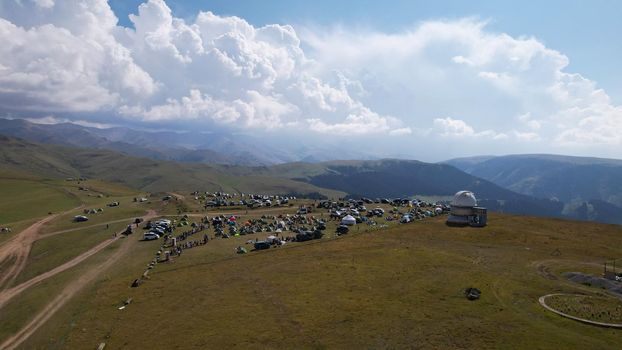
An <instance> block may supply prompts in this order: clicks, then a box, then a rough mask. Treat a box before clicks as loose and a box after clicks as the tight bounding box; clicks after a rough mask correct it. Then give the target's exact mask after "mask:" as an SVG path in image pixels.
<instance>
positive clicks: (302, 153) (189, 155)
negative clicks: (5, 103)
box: [0, 118, 374, 166]
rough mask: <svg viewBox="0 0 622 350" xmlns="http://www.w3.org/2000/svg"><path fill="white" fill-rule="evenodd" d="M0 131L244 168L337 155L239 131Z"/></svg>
mask: <svg viewBox="0 0 622 350" xmlns="http://www.w3.org/2000/svg"><path fill="white" fill-rule="evenodd" d="M0 134H2V135H6V136H10V137H17V138H20V139H24V140H27V141H31V142H37V143H46V144H55V145H63V146H73V147H80V148H95V149H108V150H114V151H118V152H121V153H124V154H127V155H131V156H136V157H146V158H151V159H155V160H171V161H179V162H188V163H206V164H228V165H244V166H260V165H274V164H282V163H289V162H296V161H307V162H319V161H326V160H330V159H334V158H335V157H336V154H335V152H334V148H333V146H330V145H314V146H312V147H311V146H307V145H305V144H302V143H301V142H296V143H294V144H293V145H292V144H291V143H290V142H288V141H286V140H280V139H279V135H275V136H273V137H272V138H271V137H263V138H260V137H255V136H252V135H246V134H235V133H224V132H219V133H210V132H174V131H143V130H135V129H131V128H126V127H111V128H94V127H86V126H81V125H77V124H72V123H61V124H36V123H31V122H29V121H27V120H24V119H1V118H0ZM339 156H340V157H345V158H352V159H372V158H374V157H373V156H370V155H369V154H366V153H365V152H358V151H351V150H343V149H341V150H340V151H339Z"/></svg>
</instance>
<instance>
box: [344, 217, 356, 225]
mask: <svg viewBox="0 0 622 350" xmlns="http://www.w3.org/2000/svg"><path fill="white" fill-rule="evenodd" d="M341 224H342V225H348V226H352V225H356V219H355V218H354V216H352V215H346V216H344V217H343V219H341Z"/></svg>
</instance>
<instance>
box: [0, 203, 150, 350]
mask: <svg viewBox="0 0 622 350" xmlns="http://www.w3.org/2000/svg"><path fill="white" fill-rule="evenodd" d="M154 217H156V213H155V212H154V211H153V210H150V211H149V212H148V213H147V214H146V215H145V216H144V217H143V218H144V220H150V219H152V218H154ZM53 218H54V217H51V218H49V220H51V219H53ZM46 219H48V218H46ZM46 219H44V220H46ZM49 220H47V221H45V222H48V221H49ZM42 221H43V220H42ZM45 222H43V223H45ZM39 223H41V222H38V223H37V224H39ZM43 223H41V224H43ZM37 224H35V225H37ZM35 225H33V226H35ZM33 226H31V227H29V228H28V229H31V228H33ZM39 227H40V225H39V226H36V227H34V228H33V232H34V233H33V232H30V234H29V236H33V235H34V236H35V239H34V240H33V241H32V242H34V241H35V240H36V237H37V234H38V229H39ZM28 229H27V230H28ZM57 233H58V232H57ZM20 235H21V233H20ZM120 237H122V236H121V235H119V236H117V237H115V238H111V239H108V240H106V241H104V242H101V243H100V244H98V245H96V246H95V247H93V248H91V249H89V250H87V251H86V252H84V253H82V254H80V255H78V256H77V257H75V258H73V259H72V260H70V261H68V262H66V263H64V264H62V265H60V266H57V267H55V268H54V269H52V270H50V271H47V272H45V273H43V274H41V275H38V276H36V277H34V278H32V279H30V280H28V281H26V282H24V283H21V284H19V285H17V286H15V287H12V288H10V289H6V290H4V291H2V292H0V309H1V308H2V307H3V306H4V305H5V304H6V303H7V302H8V301H9V300H11V299H12V298H13V297H15V296H17V295H19V294H20V293H22V292H23V291H25V290H26V289H28V288H30V287H32V286H34V285H36V284H38V283H40V282H42V281H44V280H46V279H48V278H50V277H52V276H55V275H57V274H59V273H61V272H63V271H65V270H67V269H70V268H72V267H74V266H76V265H78V264H79V263H81V262H83V261H84V260H86V259H87V258H89V257H91V256H93V255H95V254H97V253H98V252H100V251H101V250H102V249H104V248H106V247H107V246H109V245H110V244H112V243H113V242H115V241H116V240H118V239H120ZM32 242H31V243H30V244H31V245H32ZM133 242H136V240H132V239H129V238H128V239H124V242H123V243H122V245H121V247H120V248H119V249H118V250H117V251H116V252H115V253H114V254H113V255H112V256H111V257H110V258H109V259H108V260H106V262H104V263H103V264H100V265H97V266H95V267H93V268H91V269H89V270H88V271H86V272H85V273H83V274H82V275H80V276H79V277H78V278H77V279H76V280H74V281H71V282H70V283H69V284H68V285H67V286H66V287H65V289H64V290H63V291H62V292H61V293H60V294H59V295H58V296H56V297H55V298H54V299H53V300H52V301H51V302H49V303H48V304H47V305H46V306H45V307H44V308H43V309H42V310H41V311H40V312H39V313H37V314H36V315H35V316H34V318H33V319H32V320H31V321H30V323H28V325H26V326H25V327H24V328H22V329H21V330H20V331H19V332H17V333H16V334H14V335H12V336H11V337H10V338H8V339H6V340H5V341H4V342H3V343H2V344H1V345H0V349H2V350H4V349H15V348H16V347H18V346H19V345H20V344H21V343H22V342H24V341H25V340H26V339H28V337H30V336H31V335H32V334H33V333H34V332H35V331H36V330H37V329H38V328H39V327H41V326H42V325H43V324H44V323H45V322H46V321H47V320H48V319H49V318H50V317H52V316H53V315H54V313H56V311H58V310H59V309H60V308H61V307H62V306H63V305H64V304H65V303H67V301H69V300H70V299H71V298H72V297H73V296H74V295H75V294H76V293H77V292H78V291H80V290H81V289H82V288H84V287H85V286H86V285H87V284H89V283H90V282H92V281H93V280H94V279H95V278H96V277H97V276H98V275H99V274H100V273H101V272H103V271H105V270H106V269H108V268H109V267H110V266H111V265H112V264H114V263H115V262H116V261H117V260H118V259H119V258H120V257H121V256H123V255H124V254H126V253H127V252H128V251H129V248H130V246H131V245H132V243H133ZM2 248H3V249H4V246H3V247H2ZM29 251H30V248H28V252H29ZM0 253H1V252H0ZM0 256H2V255H0ZM26 258H28V254H26ZM24 263H25V262H24ZM14 278H15V277H13V279H14Z"/></svg>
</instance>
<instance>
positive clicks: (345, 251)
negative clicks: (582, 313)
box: [26, 215, 622, 349]
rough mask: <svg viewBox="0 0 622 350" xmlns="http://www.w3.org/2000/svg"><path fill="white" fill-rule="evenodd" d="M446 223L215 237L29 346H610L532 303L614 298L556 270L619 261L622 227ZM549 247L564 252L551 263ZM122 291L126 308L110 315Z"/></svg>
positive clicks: (75, 312) (108, 282) (118, 276)
mask: <svg viewBox="0 0 622 350" xmlns="http://www.w3.org/2000/svg"><path fill="white" fill-rule="evenodd" d="M443 220H444V219H443V218H442V217H441V218H437V219H431V220H428V221H424V222H420V223H414V224H410V225H400V226H395V227H394V228H391V229H388V230H379V231H370V232H366V233H359V234H353V235H349V236H346V237H343V238H338V239H330V238H327V239H323V240H321V241H318V242H314V243H310V244H294V245H291V246H287V245H286V246H284V247H283V248H275V249H270V250H268V251H261V252H251V253H249V254H246V255H236V254H235V253H233V247H235V246H236V245H239V244H242V245H243V244H244V243H243V242H244V240H245V239H246V238H244V237H239V238H232V239H228V240H214V241H212V242H210V243H209V244H208V245H206V246H204V247H198V248H194V249H191V250H189V251H188V252H187V253H184V255H183V256H181V257H179V258H177V259H175V261H174V262H173V263H163V264H158V265H157V267H156V268H155V269H154V270H153V271H152V273H151V277H150V279H149V280H147V281H146V282H145V283H144V284H143V285H142V286H140V287H139V288H128V283H129V281H131V279H132V278H134V276H136V275H137V274H138V273H140V272H141V271H142V267H141V266H135V265H137V263H136V262H132V263H129V265H128V266H129V267H130V268H129V269H127V268H126V269H119V270H117V271H115V272H113V273H110V274H108V275H107V277H106V279H105V280H101V282H100V283H98V284H97V285H96V286H94V287H93V289H92V290H90V291H89V292H85V293H84V294H82V295H81V296H80V297H79V298H78V299H77V300H76V302H75V303H72V304H71V305H70V306H68V308H67V310H66V311H65V312H63V313H62V314H59V315H58V316H56V317H54V318H53V319H52V320H51V322H50V324H51V325H50V326H48V327H47V328H46V329H45V330H44V332H42V333H41V334H40V335H38V336H37V337H35V338H33V339H31V340H30V341H29V343H26V345H30V346H35V345H37V344H44V343H45V344H47V346H52V347H53V346H61V347H62V348H89V347H92V345H93V344H95V345H96V344H99V343H100V342H106V344H107V347H111V348H145V347H146V348H150V349H164V348H170V347H175V348H250V349H265V348H297V349H332V348H339V349H354V348H370V347H371V348H411V347H416V348H420V349H439V348H442V349H465V348H466V349H474V348H480V349H496V348H504V349H526V348H538V349H560V348H564V349H587V348H599V349H617V348H618V346H617V342H618V339H619V331H618V330H611V329H604V328H599V327H593V326H588V325H584V324H581V323H579V322H576V321H572V320H568V319H564V318H561V317H559V316H557V315H555V314H553V313H550V312H548V311H546V310H544V309H543V308H542V307H541V306H540V305H538V302H537V300H538V298H539V297H540V296H542V295H545V294H547V293H552V292H564V293H582V294H586V295H589V296H599V297H604V298H608V299H607V300H609V301H611V302H613V301H615V298H613V297H611V296H608V295H607V294H606V293H605V292H603V291H602V290H601V289H599V288H591V287H587V286H584V285H580V284H573V283H571V282H568V281H567V280H565V279H564V278H563V277H561V275H560V274H561V273H562V272H565V271H584V272H586V273H594V274H597V273H598V272H599V271H600V269H601V268H600V262H601V261H603V259H605V258H606V257H608V256H615V255H616V254H617V253H616V250H615V249H614V248H613V247H614V246H618V245H619V244H621V243H622V238H621V237H622V235H620V233H621V232H620V228H619V227H617V226H609V225H599V224H591V223H590V224H588V223H576V222H567V221H560V220H551V219H533V218H526V217H515V216H506V215H493V216H491V220H490V225H489V226H488V227H487V228H484V229H468V228H467V229H460V228H450V227H447V226H445V225H444V223H443ZM145 244H147V245H148V244H149V243H145ZM137 249H141V251H142V248H137ZM152 249H154V250H155V249H157V245H152ZM556 250H557V251H559V252H560V254H561V256H555V255H553V256H552V255H551V253H552V252H555V251H556ZM141 254H142V253H141ZM143 259H145V257H143ZM128 261H134V259H133V258H132V259H129V260H128ZM132 266H134V267H133V269H134V271H132V268H131V267H132ZM471 286H473V287H477V288H479V289H480V290H481V291H482V298H481V299H480V300H478V301H468V300H467V299H466V298H465V297H464V295H463V293H462V291H463V289H464V288H466V287H471ZM128 297H131V298H133V303H132V304H130V305H129V306H128V307H127V308H126V309H125V310H122V311H120V310H117V307H118V306H119V305H120V303H121V302H122V301H123V300H125V299H127V298H128ZM86 310H88V312H86ZM52 325H54V326H52ZM146 325H154V327H152V328H151V327H146ZM180 329H181V330H183V331H179V330H180ZM44 334H45V336H43V335H44ZM161 334H166V339H163V338H162V337H160V335H161ZM61 344H62V345H61Z"/></svg>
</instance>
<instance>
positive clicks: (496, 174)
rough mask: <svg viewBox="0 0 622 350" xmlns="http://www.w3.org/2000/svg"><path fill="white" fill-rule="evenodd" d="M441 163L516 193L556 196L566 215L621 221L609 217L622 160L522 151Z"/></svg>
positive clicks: (619, 206)
mask: <svg viewBox="0 0 622 350" xmlns="http://www.w3.org/2000/svg"><path fill="white" fill-rule="evenodd" d="M445 163H446V164H450V165H454V166H456V167H457V168H460V169H461V170H463V171H465V172H467V173H469V174H472V175H475V176H477V177H481V178H483V179H487V180H489V181H491V182H493V183H495V184H497V185H499V186H502V187H505V188H507V189H510V190H512V191H515V192H518V193H522V194H525V195H529V196H533V197H538V198H549V199H555V200H559V201H561V202H563V203H564V214H565V215H567V216H569V217H574V218H578V219H586V218H590V217H598V218H601V219H599V221H603V220H602V217H603V216H607V217H611V219H608V222H611V221H615V222H620V221H622V219H617V220H616V219H614V217H613V216H615V215H618V216H619V214H614V213H618V212H619V211H621V210H622V182H621V181H620V179H622V160H618V159H605V158H590V157H572V156H560V155H547V154H544V155H539V154H534V155H529V154H526V155H510V156H500V157H488V158H486V157H483V158H481V157H476V158H459V159H452V160H449V161H447V162H445ZM607 205H609V206H611V207H610V208H608V207H607Z"/></svg>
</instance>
